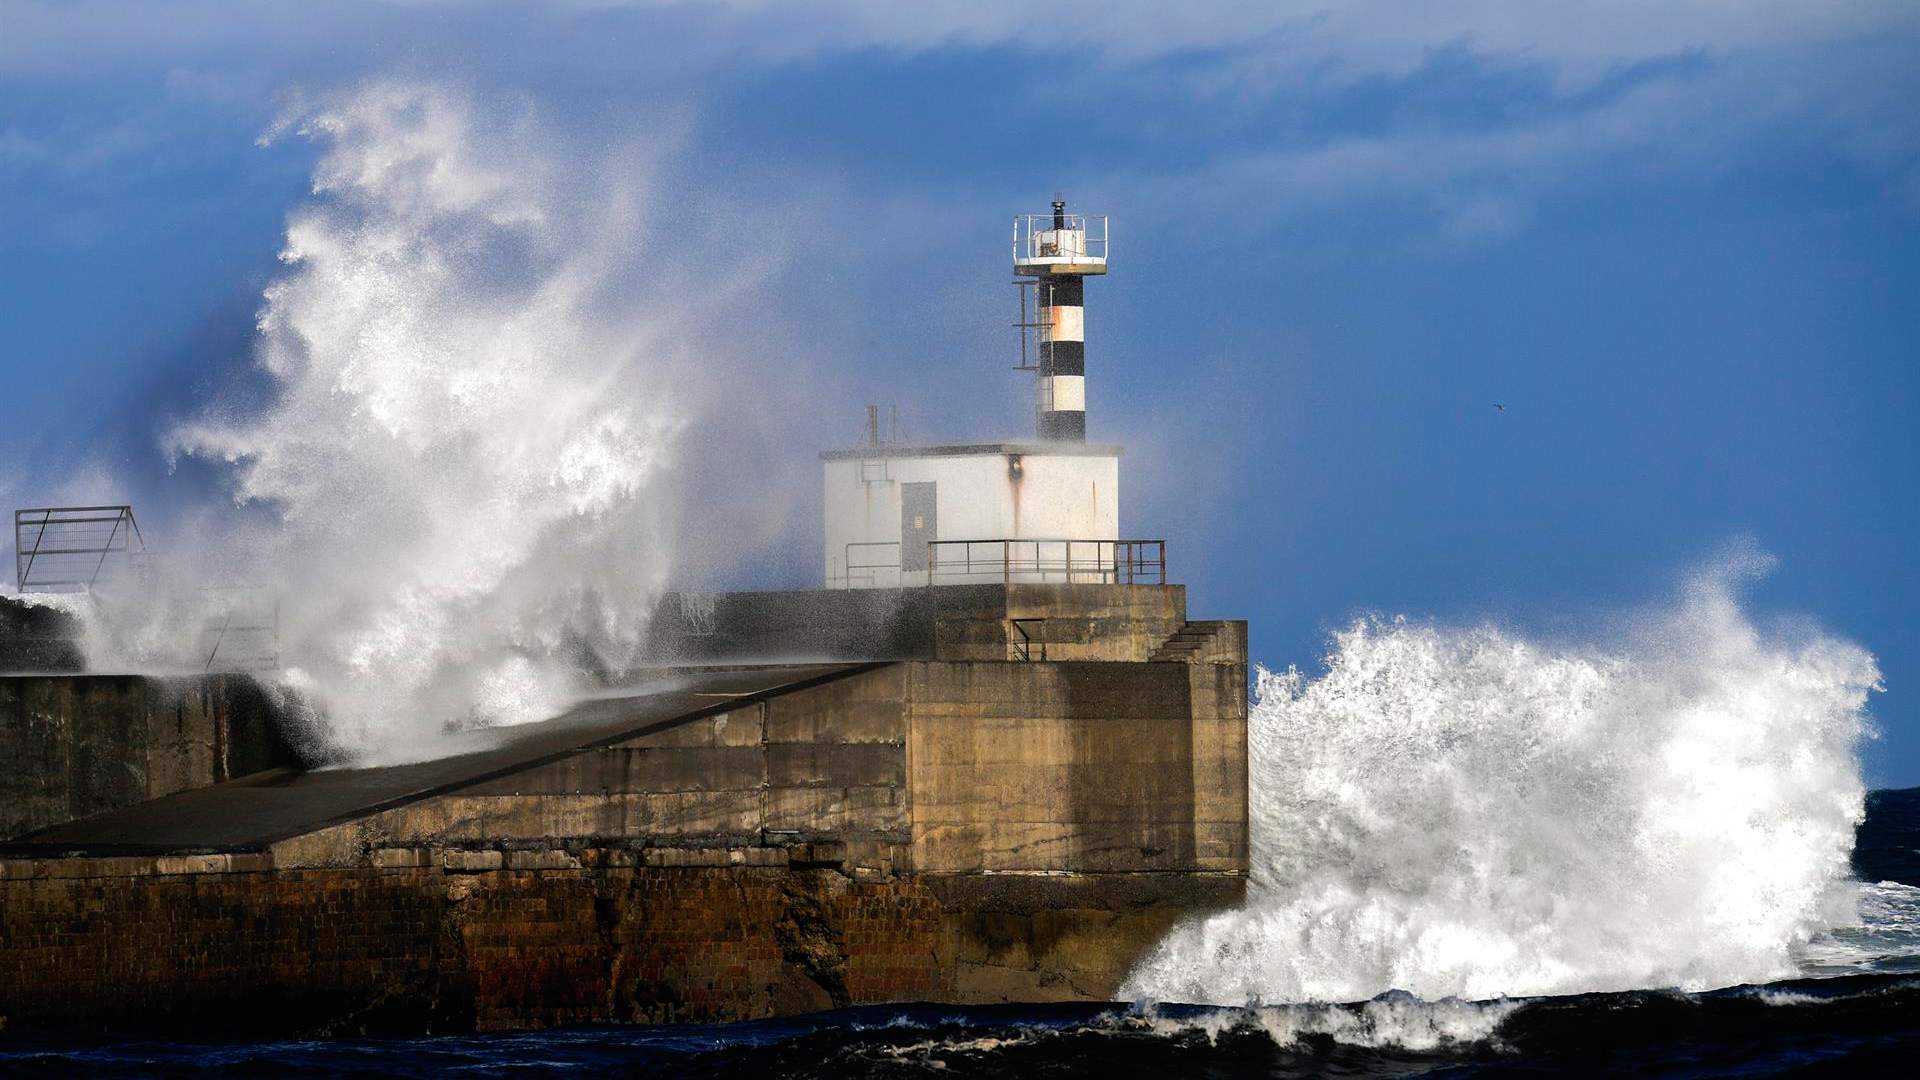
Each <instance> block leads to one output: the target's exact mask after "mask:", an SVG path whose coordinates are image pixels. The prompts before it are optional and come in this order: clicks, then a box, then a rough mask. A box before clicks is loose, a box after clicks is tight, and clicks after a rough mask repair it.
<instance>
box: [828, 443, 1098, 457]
mask: <svg viewBox="0 0 1920 1080" xmlns="http://www.w3.org/2000/svg"><path fill="white" fill-rule="evenodd" d="M1120 449H1121V448H1120V444H1119V443H1079V442H985V443H941V444H939V445H937V446H902V445H900V444H897V443H892V444H882V445H880V446H856V447H854V448H853V449H851V450H822V451H820V460H821V461H846V460H849V459H853V458H858V459H861V460H872V459H873V458H896V457H971V456H974V455H986V454H1049V455H1052V456H1055V457H1119V456H1120Z"/></svg>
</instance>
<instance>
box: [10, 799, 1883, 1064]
mask: <svg viewBox="0 0 1920 1080" xmlns="http://www.w3.org/2000/svg"><path fill="white" fill-rule="evenodd" d="M1853 862H1854V868H1855V874H1856V877H1855V879H1854V880H1853V882H1852V883H1851V884H1850V885H1849V886H1848V888H1849V889H1850V890H1851V891H1852V892H1853V893H1854V894H1855V895H1856V898H1857V900H1858V911H1859V919H1858V921H1857V922H1853V923H1850V924H1848V925H1842V926H1836V927H1834V928H1833V929H1832V930H1831V931H1829V932H1826V933H1822V934H1820V935H1818V936H1816V937H1815V938H1813V939H1811V940H1810V941H1808V942H1806V943H1805V944H1804V946H1802V947H1801V948H1800V949H1799V950H1797V952H1798V953H1799V963H1800V965H1801V971H1800V973H1799V974H1798V976H1797V977H1794V978H1788V979H1782V980H1777V981H1774V982H1769V983H1765V984H1759V985H1740V986H1733V987H1726V988H1721V989H1715V990H1707V991H1696V992H1687V991H1681V990H1629V991H1619V992H1613V993H1590V994H1572V995H1560V996H1541V997H1517V998H1501V999H1493V1000H1486V1001H1465V1000H1460V999H1447V1000H1440V1001H1423V1000H1421V999H1418V998H1415V997H1413V996H1412V995H1410V994H1406V993H1403V992H1400V991H1393V992H1389V993H1386V994H1382V995H1379V996H1376V997H1374V998H1373V999H1371V1000H1368V1001H1363V1002H1357V1003H1351V1004H1342V1005H1274V1006H1243V1007H1219V1006H1190V1005H1189V1006H1173V1005H1162V1006H1154V1007H1142V1006H1136V1005H1122V1004H1115V1005H1084V1006H1083V1005H1065V1006H1031V1005H1029V1006H1006V1007H997V1008H954V1007H946V1006H876V1007H870V1008H860V1009H847V1010H842V1011H839V1012H832V1013H822V1014H818V1015H814V1016H803V1017H794V1018H788V1019H783V1020H769V1021H762V1022H758V1023H746V1024H729V1025H721V1026H710V1027H691V1026H666V1027H583V1028H574V1029H567V1030H559V1031H543V1032H532V1033H522V1034H511V1035H485V1036H459V1037H444V1038H426V1039H404V1040H360V1039H349V1040H332V1041H323V1042H318V1041H317V1042H270V1043H231V1044H203V1043H170V1042H106V1043H98V1044H85V1045H82V1044H74V1043H59V1044H34V1043H18V1042H0V1074H5V1075H26V1076H165V1075H186V1074H189V1073H191V1074H196V1075H215V1076H338V1075H369V1076H373V1075H385V1076H422V1077H425V1076H444V1075H456V1076H473V1077H494V1076H499V1077H508V1076H512V1077H524V1076H550V1075H552V1076H557V1075H563V1074H567V1073H582V1072H585V1073H617V1074H626V1075H647V1076H662V1077H716V1076H754V1077H775V1076H782V1077H785V1076H793V1077H921V1076H927V1077H931V1076H940V1077H955V1076H1031V1077H1046V1076H1115V1077H1123V1076H1139V1077H1163V1076H1203V1077H1295V1076H1299V1077H1306V1076H1353V1077H1402V1076H1447V1077H1465V1076H1547V1075H1555V1074H1563V1073H1567V1072H1600V1071H1604V1072H1613V1073H1633V1074H1639V1075H1660V1076H1689V1077H1692V1076H1699V1077H1708V1076H1763V1075H1831V1076H1850V1075H1858V1074H1861V1073H1873V1072H1887V1073H1898V1074H1901V1075H1908V1074H1910V1070H1911V1069H1912V1067H1913V1063H1914V1062H1915V1061H1917V1060H1920V1056H1917V1055H1920V788H1915V789H1910V790H1904V791H1877V792H1874V793H1872V795H1871V796H1869V798H1868V800H1867V817H1866V821H1865V823H1864V824H1863V825H1862V826H1861V827H1860V830H1859V842H1858V844H1857V845H1856V847H1855V850H1854V860H1853Z"/></svg>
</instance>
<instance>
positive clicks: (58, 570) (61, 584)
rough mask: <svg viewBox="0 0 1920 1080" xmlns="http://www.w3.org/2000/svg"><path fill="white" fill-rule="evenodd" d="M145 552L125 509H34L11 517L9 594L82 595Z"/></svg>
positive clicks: (104, 507) (134, 525)
mask: <svg viewBox="0 0 1920 1080" xmlns="http://www.w3.org/2000/svg"><path fill="white" fill-rule="evenodd" d="M145 551H146V541H145V540H144V539H142V538H141V536H140V526H139V524H138V523H137V522H135V521H134V519H133V507H131V506H40V507H33V508H31V509H27V510H15V511H14V512H13V573H14V588H16V589H17V590H18V591H20V592H31V591H50V592H51V591H59V590H63V589H83V588H86V587H87V586H89V585H93V584H95V583H96V582H98V581H99V580H100V579H101V578H102V577H105V576H107V575H110V574H112V573H113V572H114V571H116V570H119V569H121V568H123V567H124V566H125V565H127V564H128V563H130V562H131V561H132V560H134V559H135V558H137V557H138V556H139V555H141V554H142V553H144V552H145Z"/></svg>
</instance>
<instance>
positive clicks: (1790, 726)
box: [1123, 558, 1879, 1005]
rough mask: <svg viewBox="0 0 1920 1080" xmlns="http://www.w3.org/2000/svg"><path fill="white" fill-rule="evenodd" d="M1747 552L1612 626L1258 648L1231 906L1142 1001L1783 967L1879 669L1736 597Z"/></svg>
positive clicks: (1187, 938)
mask: <svg viewBox="0 0 1920 1080" xmlns="http://www.w3.org/2000/svg"><path fill="white" fill-rule="evenodd" d="M1753 562H1754V560H1753V559H1751V558H1745V559H1739V560H1735V563H1733V564H1730V565H1729V566H1727V567H1724V568H1721V569H1719V570H1717V571H1715V572H1712V573H1708V574H1705V575H1703V576H1701V577H1700V579H1699V580H1697V581H1696V582H1695V583H1694V584H1693V585H1692V586H1691V587H1690V588H1689V589H1687V590H1686V592H1685V595H1684V596H1683V597H1682V599H1681V600H1680V601H1679V602H1678V603H1677V604H1676V605H1674V607H1673V608H1672V609H1671V610H1669V611H1665V612H1661V613H1657V614H1653V615H1649V616H1647V617H1646V618H1644V619H1642V620H1640V621H1639V622H1638V624H1637V625H1636V626H1635V627H1634V629H1633V630H1632V631H1631V632H1629V633H1625V634H1622V635H1621V640H1619V641H1617V642H1616V643H1615V644H1613V645H1611V646H1608V647H1548V646H1544V645H1540V644H1536V643H1534V642H1531V641H1528V640H1526V639H1524V638H1522V637H1520V636H1518V635H1516V634H1514V633H1512V632H1510V631H1507V630H1504V629H1501V628H1497V627H1493V626H1479V627H1473V628H1467V629H1449V628H1445V627H1440V626H1434V625H1427V624H1422V623H1417V622H1411V621H1408V620H1404V619H1363V620H1361V621H1358V622H1356V623H1355V624H1354V625H1352V626H1351V627H1350V628H1348V629H1347V630H1345V631H1344V632H1342V633H1340V634H1338V635H1337V637H1336V642H1335V648H1334V650H1333V653H1332V655H1331V656H1330V657H1329V659H1328V670H1327V672H1326V673H1325V674H1324V675H1322V676H1321V677H1319V678H1317V679H1308V678H1305V677H1303V676H1302V675H1300V674H1299V673H1298V672H1296V671H1291V670H1289V671H1287V672H1284V673H1278V674H1276V673H1273V672H1268V671H1265V670H1262V671H1261V672H1260V674H1259V678H1258V702H1257V704H1256V706H1255V707H1254V709H1253V710H1252V715H1251V724H1250V731H1249V738H1250V741H1251V747H1250V756H1251V769H1252V774H1251V786H1252V796H1251V797H1252V815H1253V819H1252V826H1253V838H1252V842H1253V852H1252V855H1253V860H1252V863H1253V865H1252V880H1251V882H1250V887H1249V895H1248V898H1247V901H1246V903H1245V905H1244V906H1243V907H1242V908H1240V909H1239V910H1236V911H1231V912H1227V913H1224V914H1218V915H1214V916H1212V917H1208V918H1203V919H1198V920H1195V921H1193V922H1190V923H1188V924H1185V925H1182V926H1180V927H1178V928H1176V930H1175V931H1174V932H1173V933H1172V934H1170V935H1169V936H1168V937H1167V938H1166V939H1165V940H1164V941H1163V942H1162V943H1161V944H1160V945H1159V946H1158V947H1157V948H1156V949H1155V951H1154V952H1153V953H1152V954H1150V955H1149V956H1148V957H1147V958H1146V959H1145V960H1144V961H1143V962H1142V963H1141V964H1140V965H1139V966H1138V967H1137V969H1136V970H1135V971H1134V972H1133V973H1132V974H1131V976H1130V978H1129V979H1128V981H1127V983H1126V985H1125V987H1124V989H1123V993H1125V994H1126V995H1129V996H1131V997H1133V998H1135V999H1138V1000H1159V1001H1180V1002H1210V1003H1219V1004H1229V1005H1239V1004H1243V1003H1246V1002H1250V1001H1251V1002H1269V1003H1271V1002H1313V1001H1358V1000H1363V999H1367V998H1371V997H1373V996H1375V995H1378V994H1380V993H1382V992H1383V991H1387V990H1389V989H1399V990H1404V991H1408V992H1411V993H1412V994H1415V995H1418V996H1419V997H1421V998H1424V999H1428V1000H1435V1001H1437V1000H1440V999H1444V998H1450V997H1454V998H1463V999H1474V1000H1484V999H1491V998H1496V997H1501V996H1506V995H1514V996H1520V995H1536V994H1555V993H1573V992H1586V991H1603V990H1620V989H1631V988H1641V987H1681V988H1688V989H1702V988H1708V987H1714V986H1724V985H1730V984H1735V983H1740V982H1758V981H1765V980H1769V979H1775V978H1779V977H1782V976H1788V975H1793V974H1795V973H1796V971H1797V968H1796V964H1795V953H1796V950H1798V949H1800V948H1802V947H1804V946H1805V945H1806V943H1807V942H1808V941H1809V940H1810V939H1811V938H1813V937H1814V936H1815V935H1816V934H1818V933H1819V932H1821V931H1823V930H1824V929H1826V928H1828V927H1830V926H1833V925H1836V924H1839V923H1845V922H1850V921H1852V912H1851V910H1850V906H1851V894H1850V891H1849V889H1848V887H1847V886H1846V878H1847V872H1848V853H1849V851H1850V850H1851V847H1852V843H1853V832H1854V827H1855V825H1856V824H1857V823H1858V822H1859V820H1860V819H1861V816H1862V812H1863V798H1864V789H1863V786H1862V782H1861V777H1860V773H1859V767H1858V764H1857V759H1856V753H1855V751H1856V744H1857V743H1858V741H1859V740H1860V739H1861V738H1862V737H1863V735H1864V734H1865V733H1866V731H1867V721H1866V714H1865V706H1866V701H1867V697H1868V694H1869V692H1870V691H1871V690H1872V689H1874V688H1876V687H1877V685H1878V680H1879V673H1878V670H1877V668H1876V666H1875V663H1874V660H1873V658H1872V657H1871V656H1870V655H1869V654H1867V653H1866V652H1865V651H1864V650H1862V649H1860V648H1859V647H1857V646H1855V645H1853V644H1850V643H1848V642H1845V641H1840V640H1836V639H1834V638H1832V637H1828V636H1824V635H1822V634H1819V633H1817V632H1811V631H1807V630H1804V629H1802V630H1800V631H1798V632H1797V633H1791V634H1789V633H1785V632H1783V633H1782V634H1779V635H1769V634H1766V633H1763V632H1761V631H1760V630H1759V629H1757V628H1756V627H1755V625H1754V624H1753V622H1752V621H1751V620H1750V619H1749V618H1748V617H1747V615H1746V614H1745V613H1744V612H1743V610H1742V608H1741V606H1740V603H1739V598H1738V595H1737V579H1738V578H1739V577H1741V576H1742V575H1743V574H1745V573H1748V572H1751V571H1752V570H1753V569H1754V568H1755V567H1754V565H1753Z"/></svg>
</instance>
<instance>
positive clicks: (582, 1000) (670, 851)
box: [0, 585, 1247, 1034]
mask: <svg viewBox="0 0 1920 1080" xmlns="http://www.w3.org/2000/svg"><path fill="white" fill-rule="evenodd" d="M965 588H969V589H971V587H965ZM1049 590H1051V591H1049ZM938 591H939V590H937V589H936V590H926V592H928V593H937V592H938ZM744 595H745V597H746V598H745V599H741V598H739V597H735V598H733V599H730V600H729V599H727V598H718V599H717V600H716V602H715V605H714V607H715V610H716V611H719V610H724V608H723V605H731V606H732V608H733V610H734V613H735V614H734V618H733V622H732V625H733V627H734V629H733V631H731V634H732V636H731V637H730V638H728V639H726V641H727V643H725V644H724V648H725V649H727V650H733V651H739V650H742V649H747V648H749V647H750V646H751V644H752V637H753V635H752V633H751V632H750V630H749V629H748V628H749V627H750V625H751V624H752V622H753V619H752V618H751V613H752V612H753V611H754V610H756V609H759V610H766V609H768V607H769V606H770V605H771V606H772V607H775V608H777V607H779V606H780V605H782V604H785V603H787V602H788V601H785V600H780V599H777V598H778V597H781V596H785V595H792V594H744ZM754 597H758V598H759V599H754ZM769 597H773V598H776V599H771V600H770V599H767V598H769ZM912 599H915V600H917V602H919V603H921V604H930V605H933V606H932V608H930V610H931V611H932V614H928V615H927V616H926V617H925V618H924V619H923V620H922V621H921V622H920V623H918V624H916V625H918V626H920V629H919V630H915V631H913V632H912V633H910V634H907V635H905V636H903V637H899V638H898V639H897V640H898V641H900V642H904V644H898V645H897V646H896V648H895V649H894V651H896V652H902V653H909V654H912V653H917V654H920V655H917V656H909V657H907V658H899V659H891V658H890V659H884V660H877V661H873V660H870V661H866V662H851V661H840V662H822V663H811V664H771V665H769V664H757V665H742V664H732V665H726V664H716V663H709V664H707V665H705V666H687V665H682V666H680V667H678V668H675V669H673V670H662V671H661V672H657V673H655V675H654V676H653V677H651V678H648V679H644V680H642V681H640V682H638V683H636V684H634V685H632V686H630V687H628V688H627V689H625V690H623V691H619V692H617V693H611V694H609V696H607V697H606V698H604V699H601V700H595V701H592V702H590V703H587V704H585V705H583V706H581V707H580V708H578V709H576V710H574V711H573V712H571V713H569V714H568V715H566V716H563V717H560V718H557V719H555V720H552V721H548V722H545V723H542V724H535V725H528V726H526V727H522V728H514V729H504V730H497V731H492V732H480V733H473V734H472V735H471V736H470V739H471V740H472V741H471V743H470V744H468V745H466V746H463V747H461V748H460V752H457V753H455V754H453V755H451V756H449V757H446V758H442V759H440V760H437V761H432V762H425V763H420V764H416V765H404V766H395V767H390V768H383V769H338V770H326V771H320V772H303V771H300V770H298V769H297V768H289V767H276V768H272V769H267V770H264V771H261V772H257V773H254V774H252V775H249V776H244V777H239V778H237V779H233V780H227V781H225V782H220V783H212V784H207V785H204V786H198V787H193V788H190V789H188V790H181V791H177V792H174V793H173V794H170V795H167V796H165V797H163V798H158V799H153V800H150V801H144V802H140V803H138V804H136V805H132V806H129V807H127V808H125V809H121V810H118V811H113V812H109V813H104V814H97V815H94V816H90V817H85V818H82V819H80V820H75V821H70V822H65V823H62V824H54V825H50V826H49V827H46V828H41V829H38V830H37V831H34V832H31V833H28V834H27V835H24V836H19V837H17V838H15V839H14V840H12V841H10V842H7V843H5V844H0V1017H3V1018H4V1020H5V1030H7V1031H9V1032H30V1031H44V1030H54V1029H70V1028H83V1029H93V1030H106V1029H111V1030H115V1031H124V1030H128V1029H129V1028H132V1027H148V1026H152V1027H161V1028H165V1029H166V1030H169V1031H174V1032H180V1031H187V1030H197V1029H212V1030H217V1031H221V1032H225V1033H228V1034H233V1033H236V1032H239V1033H269V1032H284V1033H291V1032H316V1031H317V1032H331V1033H344V1032H363V1031H364V1032H374V1031H383V1032H409V1031H423V1030H432V1031H461V1030H474V1029H482V1030H492V1029H502V1028H517V1027H529V1026H545V1025H552V1024H560V1023H578V1022H588V1021H636V1020H637V1021H665V1020H689V1021H719V1020H732V1019H744V1018H751V1017H762V1016H770V1015H777V1014H782V1013H790V1012H798V1011H809V1010H815V1009H822V1008H829V1007H835V1006H844V1005H851V1004H861V1003H874V1002H887V1001H944V1002H956V1003H984V1002H999V1001H1047V1000H1104V999H1107V998H1109V997H1110V996H1111V995H1112V994H1113V992H1114V990H1115V988H1116V987H1117V985H1118V983H1119V982H1120V980H1121V979H1122V978H1123V977H1124V975H1125V973H1126V971H1127V969H1128V968H1129V966H1130V965H1131V964H1132V963H1133V962H1134V961H1135V960H1136V959H1137V958H1138V957H1139V956H1140V954H1141V953H1142V952H1143V951H1144V950H1145V949H1147V948H1149V947H1150V946H1151V945H1152V944H1153V942H1155V941H1156V940H1157V939H1158V938H1159V936H1160V935H1161V934H1162V933H1164V932H1165V931H1166V930H1167V929H1168V928H1169V927H1170V926H1172V925H1173V923H1174V922H1176V921H1177V920H1179V919H1180V918H1182V917H1185V916H1187V915H1189V914H1192V913H1195V912H1199V911H1205V910H1211V909H1215V908H1220V907H1225V906H1230V905H1232V904H1234V903H1236V902H1237V901H1238V899H1239V897H1240V894H1241V891H1242V889H1243V887H1244V881H1245V875H1246V871H1247V801H1246V800H1247V776H1246V677H1247V670H1246V638H1245V625H1244V624H1243V623H1233V622H1225V623H1222V622H1213V623H1189V622H1188V621H1187V620H1186V619H1185V598H1184V593H1181V592H1179V591H1178V590H1177V588H1173V587H1160V588H1158V589H1157V590H1153V589H1150V590H1149V591H1145V592H1142V591H1139V590H1138V589H1137V588H1135V587H1127V586H1085V585H1076V586H1013V587H1010V588H1002V589H1000V591H999V592H997V593H996V592H993V591H992V590H989V591H988V592H987V593H981V594H975V593H968V594H966V595H964V596H963V595H960V594H958V593H956V594H954V595H952V596H949V597H944V598H942V597H935V596H920V597H917V598H912ZM1032 612H1040V613H1041V614H1023V613H1032ZM1012 618H1022V619H1041V618H1044V619H1046V620H1047V621H1046V623H1044V624H1041V623H1038V622H1035V623H1032V624H1030V625H1032V626H1033V627H1036V628H1038V627H1040V626H1042V625H1044V626H1045V627H1046V628H1047V632H1050V633H1053V634H1056V635H1057V639H1058V643H1057V645H1056V644H1054V643H1053V642H1049V645H1050V647H1051V648H1057V649H1058V650H1060V652H1063V653H1065V654H1066V655H1067V656H1068V657H1069V658H1065V659H1055V658H1053V657H1054V656H1055V655H1056V653H1055V652H1053V651H1051V650H1050V651H1049V652H1048V656H1049V659H1047V660H1044V661H1042V660H1038V659H1032V660H1015V659H1009V658H1008V650H1009V648H1010V645H1009V642H1010V640H1011V639H1012V636H1013V634H1014V629H1013V627H1012V626H1011V623H1010V620H1011V619H1012ZM1055 620H1058V623H1057V625H1056V622H1055ZM724 624H725V620H724V619H723V618H720V617H718V616H716V617H715V618H713V619H711V620H709V619H707V618H706V617H705V615H704V614H702V615H701V617H700V618H699V620H698V625H696V626H694V627H693V629H694V630H696V631H705V633H704V634H703V633H692V634H687V635H683V637H684V638H685V639H686V640H685V641H682V642H681V645H680V646H678V647H679V648H680V649H681V651H682V652H685V651H687V649H688V648H689V647H688V646H687V645H686V641H692V640H694V639H697V638H700V637H706V638H707V639H708V640H709V641H712V640H713V639H714V637H715V636H716V635H715V634H714V633H713V631H714V630H715V629H716V628H717V627H719V626H721V625H724ZM769 625H779V626H784V625H786V616H784V615H783V616H781V617H780V618H776V619H772V620H770V622H769ZM710 648H714V649H716V650H718V649H720V648H721V645H719V644H716V645H712V646H710ZM1036 655H1037V654H1036ZM1150 656H1159V657H1161V658H1160V659H1151V660H1150V659H1149V657H1150ZM1166 657H1177V659H1168V658H1166ZM0 681H4V680H0ZM7 797H9V798H11V797H12V796H11V794H10V793H9V794H8V795H7Z"/></svg>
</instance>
